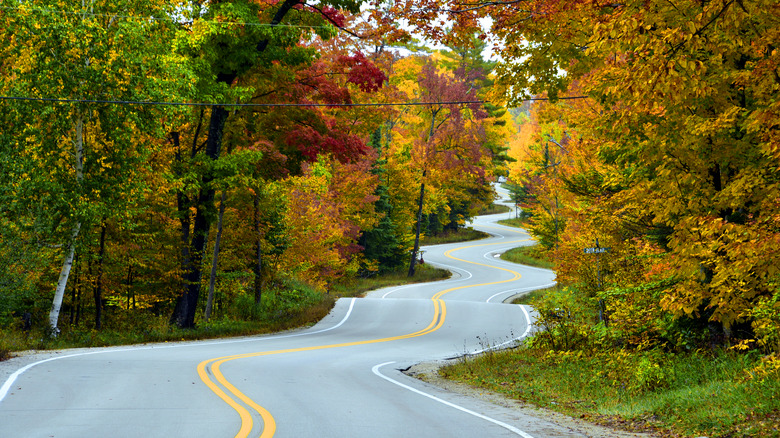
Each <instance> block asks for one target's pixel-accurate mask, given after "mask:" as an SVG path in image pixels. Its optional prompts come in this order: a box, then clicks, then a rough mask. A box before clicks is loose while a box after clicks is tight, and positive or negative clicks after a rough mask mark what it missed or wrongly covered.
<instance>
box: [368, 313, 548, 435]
mask: <svg viewBox="0 0 780 438" xmlns="http://www.w3.org/2000/svg"><path fill="white" fill-rule="evenodd" d="M519 307H520V309H521V310H522V311H523V314H524V315H525V320H526V323H527V324H526V325H525V331H524V332H523V334H522V335H520V336H519V337H517V338H515V339H512V340H511V341H507V342H504V343H503V344H500V345H497V346H495V347H492V348H497V347H500V346H501V345H505V344H508V343H510V342H514V341H517V340H519V339H522V338H524V337H526V336H528V333H529V332H530V331H531V315H530V314H529V313H528V309H526V308H525V306H523V305H519ZM482 351H485V350H482ZM477 353H479V352H474V353H471V354H477ZM393 363H395V362H385V363H381V364H379V365H375V366H374V367H373V368H371V371H372V372H373V373H374V374H376V375H377V376H379V377H381V378H383V379H385V380H387V381H388V382H390V383H393V384H395V385H398V386H400V387H402V388H404V389H407V390H409V391H412V392H414V393H415V394H419V395H422V396H424V397H428V398H429V399H431V400H435V401H437V402H439V403H442V404H445V405H447V406H449V407H452V408H455V409H457V410H459V411H462V412H465V413H467V414H471V415H473V416H475V417H477V418H481V419H483V420H486V421H489V422H491V423H493V424H496V425H498V426H501V427H503V428H504V429H507V430H509V431H511V432H513V433H515V434H517V435H520V436H521V437H523V438H534V437H533V436H531V435H529V434H527V433H525V432H523V431H522V430H520V429H518V428H516V427H514V426H512V425H510V424H506V423H504V422H502V421H498V420H496V419H494V418H490V417H488V416H485V415H482V414H480V413H478V412H474V411H471V410H469V409H466V408H464V407H462V406H458V405H456V404H454V403H450V402H448V401H447V400H443V399H440V398H439V397H436V396H434V395H431V394H428V393H426V392H423V391H420V390H419V389H416V388H412V387H411V386H409V385H406V384H403V383H401V382H399V381H397V380H393V379H391V378H389V377H387V376H385V375H384V374H382V373H380V372H379V369H380V368H382V367H383V366H385V365H390V364H393Z"/></svg>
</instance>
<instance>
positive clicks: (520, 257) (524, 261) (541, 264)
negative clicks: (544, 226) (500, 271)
mask: <svg viewBox="0 0 780 438" xmlns="http://www.w3.org/2000/svg"><path fill="white" fill-rule="evenodd" d="M501 260H506V261H508V262H512V263H518V264H521V265H528V266H534V267H537V268H544V269H553V268H554V267H555V264H554V263H553V262H552V260H550V259H548V258H547V257H545V255H544V254H543V253H542V252H541V251H540V248H539V246H538V245H531V246H518V247H517V248H513V249H510V250H509V251H507V252H505V253H503V254H501Z"/></svg>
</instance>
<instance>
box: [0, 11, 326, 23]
mask: <svg viewBox="0 0 780 438" xmlns="http://www.w3.org/2000/svg"><path fill="white" fill-rule="evenodd" d="M0 10H16V11H24V12H29V11H31V12H49V13H54V14H62V15H80V16H90V17H101V18H111V19H117V18H119V19H123V20H136V21H163V22H169V23H175V24H192V23H194V21H193V20H183V21H177V20H174V19H173V18H159V17H153V16H142V15H121V14H99V13H95V12H76V11H63V10H60V9H48V8H19V7H12V6H0ZM197 20H198V21H201V22H206V23H212V24H220V25H234V26H257V27H289V28H301V29H330V28H333V27H334V26H318V25H302V24H282V23H279V24H271V23H247V22H240V21H216V20H206V19H203V18H197Z"/></svg>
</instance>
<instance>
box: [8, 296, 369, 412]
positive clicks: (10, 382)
mask: <svg viewBox="0 0 780 438" xmlns="http://www.w3.org/2000/svg"><path fill="white" fill-rule="evenodd" d="M355 300H356V299H355V298H352V299H351V300H350V303H349V309H347V313H346V314H345V315H344V318H342V319H341V321H340V322H339V323H338V324H336V325H334V326H333V327H328V328H326V329H322V330H317V331H315V332H303V333H295V334H291V335H282V336H265V337H262V338H256V339H237V340H232V341H217V342H202V343H197V344H194V343H188V344H186V345H185V344H172V345H155V346H151V345H150V346H144V347H135V348H134V347H130V348H112V349H104V350H99V351H87V352H84V353H75V354H68V355H65V356H57V357H50V358H48V359H43V360H39V361H38V362H33V363H31V364H27V365H25V366H23V367H22V368H19V369H18V370H16V371H15V372H14V373H13V374H11V375H10V376H8V379H6V381H5V383H3V386H2V387H0V403H2V401H3V399H5V397H6V395H8V391H10V389H11V386H13V384H14V382H15V381H16V379H17V378H18V377H19V376H21V375H22V374H23V373H24V372H25V371H27V370H29V369H30V368H32V367H34V366H36V365H40V364H42V363H46V362H51V361H53V360H59V359H66V358H69V357H77V356H88V355H92V354H102V353H116V352H121V351H137V350H152V349H155V348H178V347H191V346H193V345H195V346H198V347H200V346H204V345H215V344H235V343H239V342H253V341H262V340H265V339H279V338H292V337H296V336H308V335H315V334H317V333H322V332H327V331H329V330H333V329H336V328H339V327H341V326H342V325H343V324H344V323H345V322H347V319H349V316H350V315H351V314H352V309H353V308H354V307H355Z"/></svg>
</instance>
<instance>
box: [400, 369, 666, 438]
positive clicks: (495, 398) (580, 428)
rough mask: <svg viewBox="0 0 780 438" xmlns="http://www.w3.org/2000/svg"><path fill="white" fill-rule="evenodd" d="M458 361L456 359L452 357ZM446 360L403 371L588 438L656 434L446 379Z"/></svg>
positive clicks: (648, 437) (649, 437) (633, 437)
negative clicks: (443, 371)
mask: <svg viewBox="0 0 780 438" xmlns="http://www.w3.org/2000/svg"><path fill="white" fill-rule="evenodd" d="M454 360H457V359H454ZM448 363H450V362H448V361H434V362H421V363H418V364H416V365H414V366H412V367H411V368H409V369H408V370H407V371H405V373H406V374H407V375H409V376H411V377H414V378H417V379H420V380H422V381H424V382H426V383H428V384H431V385H434V386H437V387H439V388H441V389H443V390H445V391H449V392H453V393H457V394H462V395H466V396H469V397H473V398H476V399H479V400H482V401H485V402H489V403H493V404H496V405H499V406H502V407H506V408H511V409H514V410H517V411H518V413H521V414H523V415H527V416H530V417H536V418H540V419H544V420H547V421H550V422H552V423H556V424H558V425H560V426H563V427H566V428H568V429H570V430H571V431H573V432H575V433H578V434H582V435H583V436H586V437H591V438H653V437H657V436H658V435H655V434H652V433H635V432H627V431H623V430H619V429H615V428H610V427H607V426H601V425H598V424H593V423H589V422H587V421H585V420H582V419H579V418H573V417H570V416H568V415H564V414H561V413H559V412H555V411H551V410H549V409H543V408H539V407H536V406H533V405H530V404H527V403H524V402H522V401H519V400H514V399H511V398H509V397H506V396H504V395H502V394H499V393H496V392H491V391H488V390H485V389H482V388H475V387H473V386H471V385H467V384H465V383H460V382H455V381H452V380H448V379H445V378H444V377H441V375H440V374H439V369H440V368H441V367H443V366H446V365H447V364H448Z"/></svg>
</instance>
